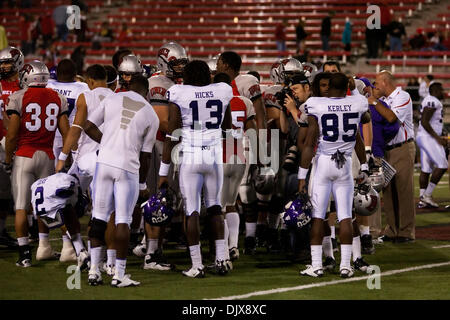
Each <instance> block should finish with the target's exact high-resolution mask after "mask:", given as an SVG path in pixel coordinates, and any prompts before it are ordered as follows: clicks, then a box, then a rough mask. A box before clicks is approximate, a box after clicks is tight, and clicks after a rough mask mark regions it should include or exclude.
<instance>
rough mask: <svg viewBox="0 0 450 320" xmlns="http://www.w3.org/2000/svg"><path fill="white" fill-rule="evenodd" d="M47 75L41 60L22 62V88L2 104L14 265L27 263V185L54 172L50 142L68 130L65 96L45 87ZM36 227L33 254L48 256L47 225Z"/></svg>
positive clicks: (29, 251) (20, 79)
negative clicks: (36, 242) (5, 116)
mask: <svg viewBox="0 0 450 320" xmlns="http://www.w3.org/2000/svg"><path fill="white" fill-rule="evenodd" d="M49 77H50V74H49V72H48V69H47V67H46V66H45V64H43V63H42V62H39V61H33V62H31V63H27V64H25V65H24V66H23V68H22V69H21V71H20V75H19V81H20V86H21V88H23V89H22V90H19V91H16V92H15V93H14V94H12V95H11V96H10V97H9V101H8V104H7V106H6V112H7V114H8V116H9V117H10V123H9V127H8V134H7V136H6V157H5V162H4V167H5V168H6V169H5V170H6V171H9V172H11V170H12V186H13V196H14V204H15V210H16V222H15V225H16V233H17V237H18V243H19V260H18V262H17V266H20V267H29V266H31V250H30V247H29V245H28V223H27V212H30V209H31V208H30V203H31V194H30V188H31V184H32V183H33V182H34V181H36V180H37V179H40V178H44V177H47V176H49V175H51V174H52V173H53V172H54V170H55V167H54V158H55V156H54V153H53V141H54V138H55V131H56V128H58V129H59V130H60V132H61V134H62V136H63V137H65V136H66V134H67V132H68V130H69V123H68V119H67V112H68V103H67V99H66V98H65V97H64V96H63V95H61V94H59V93H58V92H55V91H53V90H51V89H48V88H45V86H46V85H47V80H48V78H49ZM14 152H15V157H14V163H13V153H14ZM13 164H14V166H13ZM39 228H40V231H41V235H40V236H42V243H41V239H40V241H39V248H38V254H36V258H37V259H38V260H39V259H40V258H45V257H47V256H50V255H51V247H50V244H49V242H48V228H47V227H45V226H44V225H43V224H42V223H40V225H39ZM44 234H46V237H45V236H44Z"/></svg>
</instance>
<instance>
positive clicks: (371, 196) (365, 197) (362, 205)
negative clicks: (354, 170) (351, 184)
mask: <svg viewBox="0 0 450 320" xmlns="http://www.w3.org/2000/svg"><path fill="white" fill-rule="evenodd" d="M379 206H380V195H379V194H378V192H376V191H375V189H374V188H373V187H372V186H371V185H370V184H359V185H356V186H355V190H354V194H353V209H354V210H355V213H356V214H357V215H360V216H371V215H372V214H374V213H375V211H377V209H378V207H379Z"/></svg>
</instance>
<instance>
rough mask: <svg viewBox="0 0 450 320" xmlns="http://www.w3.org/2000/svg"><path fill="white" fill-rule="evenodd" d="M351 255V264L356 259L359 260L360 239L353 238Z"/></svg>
mask: <svg viewBox="0 0 450 320" xmlns="http://www.w3.org/2000/svg"><path fill="white" fill-rule="evenodd" d="M352 254H353V262H355V261H356V259H358V258H361V238H360V237H359V236H357V237H353V242H352Z"/></svg>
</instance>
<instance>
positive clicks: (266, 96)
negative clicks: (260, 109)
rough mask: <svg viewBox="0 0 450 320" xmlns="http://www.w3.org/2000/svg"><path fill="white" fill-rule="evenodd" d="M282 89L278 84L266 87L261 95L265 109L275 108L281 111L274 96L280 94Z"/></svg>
mask: <svg viewBox="0 0 450 320" xmlns="http://www.w3.org/2000/svg"><path fill="white" fill-rule="evenodd" d="M282 89H283V86H280V85H278V84H276V85H273V86H270V87H267V88H266V89H265V90H264V91H263V93H262V96H263V100H264V106H265V107H266V108H267V107H275V108H278V109H281V105H280V103H279V102H278V99H277V97H276V96H275V95H276V94H277V92H280V91H281V90H282Z"/></svg>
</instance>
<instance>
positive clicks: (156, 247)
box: [144, 42, 188, 271]
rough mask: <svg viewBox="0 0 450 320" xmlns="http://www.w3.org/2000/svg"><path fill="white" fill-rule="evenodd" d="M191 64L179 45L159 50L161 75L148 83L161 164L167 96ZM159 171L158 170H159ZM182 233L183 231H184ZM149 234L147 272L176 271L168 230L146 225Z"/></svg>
mask: <svg viewBox="0 0 450 320" xmlns="http://www.w3.org/2000/svg"><path fill="white" fill-rule="evenodd" d="M187 63H188V57H187V54H186V50H185V49H184V48H183V47H182V46H181V45H180V44H178V43H176V42H169V43H166V44H164V45H162V46H161V47H160V48H159V50H158V55H157V66H158V69H159V70H160V71H161V73H160V74H158V75H155V76H152V77H150V78H149V79H148V83H149V95H148V100H149V101H150V103H151V104H152V107H153V108H154V110H155V112H156V114H157V115H158V118H159V121H160V128H159V130H158V134H157V142H156V144H155V152H156V154H155V156H156V159H157V160H159V162H160V161H161V157H162V153H163V148H164V146H163V145H164V137H165V133H166V132H167V131H168V119H169V108H168V101H167V97H166V92H167V90H168V89H169V88H170V87H172V86H173V85H174V84H180V83H182V81H183V70H184V67H185V66H186V64H187ZM155 169H157V167H156V168H155ZM166 176H167V175H166ZM163 183H169V181H168V180H165V179H162V180H160V181H159V183H158V184H159V185H162V184H163ZM170 184H171V186H172V187H173V189H175V190H177V189H178V188H177V183H176V182H175V181H170ZM180 218H181V217H177V216H176V217H174V218H173V219H172V226H174V223H177V222H178V226H181V221H180ZM177 219H178V221H177ZM179 229H181V227H180V228H179ZM145 230H146V235H147V254H146V256H145V258H144V269H155V270H163V271H168V270H171V269H173V266H172V265H171V264H169V263H167V261H166V259H165V258H164V256H163V253H162V238H163V235H164V227H163V226H154V225H153V226H152V225H150V224H148V223H146V224H145Z"/></svg>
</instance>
